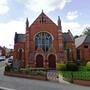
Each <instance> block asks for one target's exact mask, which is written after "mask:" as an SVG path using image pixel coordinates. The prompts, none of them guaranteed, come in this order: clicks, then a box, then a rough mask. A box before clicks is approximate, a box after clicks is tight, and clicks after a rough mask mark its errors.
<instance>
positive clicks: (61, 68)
mask: <svg viewBox="0 0 90 90" xmlns="http://www.w3.org/2000/svg"><path fill="white" fill-rule="evenodd" d="M65 69H66V65H65V64H60V63H57V64H56V70H61V71H64V70H65Z"/></svg>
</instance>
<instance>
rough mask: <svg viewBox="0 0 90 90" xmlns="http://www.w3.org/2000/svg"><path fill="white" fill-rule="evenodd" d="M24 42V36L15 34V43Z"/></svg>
mask: <svg viewBox="0 0 90 90" xmlns="http://www.w3.org/2000/svg"><path fill="white" fill-rule="evenodd" d="M18 42H25V34H17V33H15V43H18Z"/></svg>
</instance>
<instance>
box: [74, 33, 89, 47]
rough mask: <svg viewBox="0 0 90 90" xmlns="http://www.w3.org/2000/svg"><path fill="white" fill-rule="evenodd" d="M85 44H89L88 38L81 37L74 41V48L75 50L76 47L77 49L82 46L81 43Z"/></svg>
mask: <svg viewBox="0 0 90 90" xmlns="http://www.w3.org/2000/svg"><path fill="white" fill-rule="evenodd" d="M86 42H90V40H89V38H88V37H87V35H82V36H80V37H78V38H76V39H75V46H76V48H77V47H79V46H80V45H82V44H83V43H86Z"/></svg>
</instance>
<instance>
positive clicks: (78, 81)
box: [73, 80, 90, 86]
mask: <svg viewBox="0 0 90 90" xmlns="http://www.w3.org/2000/svg"><path fill="white" fill-rule="evenodd" d="M73 83H75V84H79V85H84V86H90V80H73Z"/></svg>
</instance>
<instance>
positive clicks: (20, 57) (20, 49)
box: [18, 48, 24, 60]
mask: <svg viewBox="0 0 90 90" xmlns="http://www.w3.org/2000/svg"><path fill="white" fill-rule="evenodd" d="M23 51H24V50H23V49H22V48H19V49H18V59H19V60H22V53H23Z"/></svg>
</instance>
